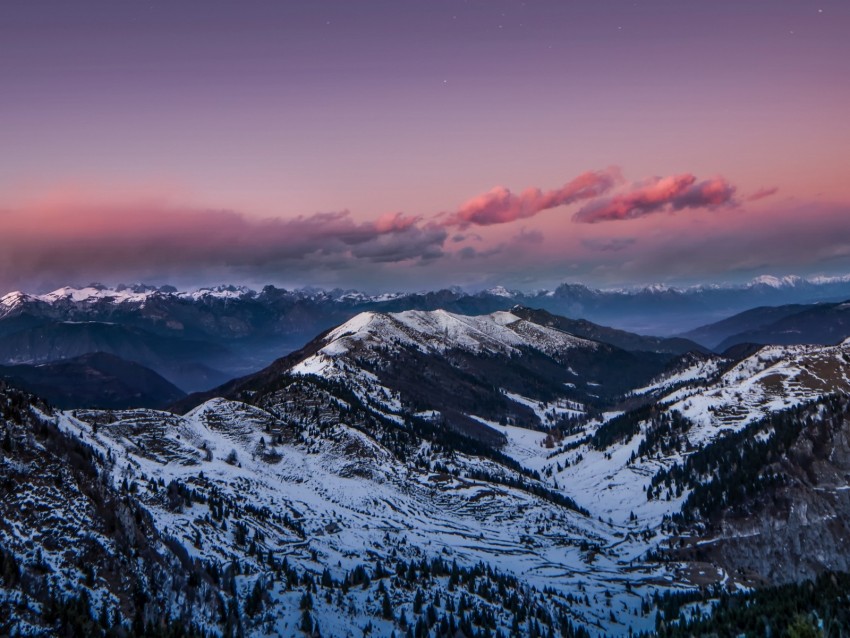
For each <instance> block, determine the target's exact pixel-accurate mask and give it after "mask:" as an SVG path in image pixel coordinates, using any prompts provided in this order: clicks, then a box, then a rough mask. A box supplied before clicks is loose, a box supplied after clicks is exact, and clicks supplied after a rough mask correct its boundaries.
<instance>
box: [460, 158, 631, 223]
mask: <svg viewBox="0 0 850 638" xmlns="http://www.w3.org/2000/svg"><path fill="white" fill-rule="evenodd" d="M620 181H622V176H621V174H620V170H619V169H617V168H614V167H611V168H608V169H606V170H602V171H588V172H586V173H582V174H581V175H579V176H578V177H576V178H575V179H574V180H572V181H571V182H568V183H567V184H564V185H563V186H562V187H561V188H558V189H555V190H550V191H545V192H544V191H542V190H540V189H539V188H527V189H526V190H524V191H522V192H521V193H519V194H515V193H513V192H512V191H511V190H510V189H508V188H506V187H504V186H497V187H495V188H493V189H492V190H490V191H488V192H486V193H482V194H481V195H478V196H476V197H473V198H472V199H470V200H469V201H467V202H466V203H465V204H463V206H461V207H460V209H459V210H458V211H457V212H456V213H454V214H452V215H450V216H449V217H448V218H447V219H446V220H444V222H443V225H445V226H460V227H461V228H465V227H468V226H470V225H478V226H491V225H494V224H506V223H508V222H513V221H516V220H518V219H525V218H528V217H533V216H534V215H537V214H538V213H540V212H542V211H544V210H549V209H550V208H556V207H558V206H565V205H567V204H572V203H575V202H578V201H582V200H586V199H592V198H595V197H599V196H600V195H604V194H605V193H607V192H608V191H609V190H611V188H613V187H614V186H615V185H616V184H617V183H619V182H620Z"/></svg>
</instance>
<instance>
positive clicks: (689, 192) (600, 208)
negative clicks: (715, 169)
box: [573, 173, 735, 224]
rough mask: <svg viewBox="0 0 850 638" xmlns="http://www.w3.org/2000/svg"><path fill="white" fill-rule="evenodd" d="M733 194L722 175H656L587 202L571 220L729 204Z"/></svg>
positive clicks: (619, 217)
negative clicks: (607, 196)
mask: <svg viewBox="0 0 850 638" xmlns="http://www.w3.org/2000/svg"><path fill="white" fill-rule="evenodd" d="M734 194H735V187H734V186H733V185H731V184H730V183H729V182H727V181H726V180H725V179H723V178H722V177H717V178H713V179H708V180H704V181H702V182H697V178H696V177H695V176H694V175H691V174H690V173H685V174H682V175H673V176H670V177H656V178H653V179H651V180H649V181H647V182H645V183H644V184H642V185H640V186H637V187H635V188H633V189H632V190H631V191H629V192H626V193H623V194H621V195H617V196H615V197H611V198H608V199H604V200H601V201H597V202H593V203H590V204H588V205H587V206H585V207H584V208H582V209H581V210H579V211H578V212H577V213H576V214H575V215H573V221H576V222H582V223H586V224H595V223H597V222H604V221H617V220H624V219H634V218H637V217H643V216H644V215H650V214H652V213H658V212H661V211H664V210H673V211H677V210H682V209H685V208H706V207H717V206H722V205H725V204H732V203H733V201H734V200H733V196H734Z"/></svg>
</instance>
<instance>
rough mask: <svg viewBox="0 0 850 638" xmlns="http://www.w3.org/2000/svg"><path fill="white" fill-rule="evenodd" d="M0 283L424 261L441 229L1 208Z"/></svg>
mask: <svg viewBox="0 0 850 638" xmlns="http://www.w3.org/2000/svg"><path fill="white" fill-rule="evenodd" d="M0 228H2V232H1V233H0V273H2V276H1V277H0V285H3V286H19V285H21V284H23V283H27V282H41V281H43V282H47V281H55V280H57V278H60V277H61V278H62V279H63V280H64V281H62V282H61V283H68V282H74V281H76V282H85V281H87V280H90V279H102V278H104V277H106V276H108V275H110V276H121V277H124V276H127V277H156V276H164V277H168V276H170V275H172V274H179V273H182V272H186V271H194V272H210V271H219V270H220V271H226V272H232V271H241V272H246V273H252V272H253V273H263V274H265V275H267V276H274V275H275V274H279V273H283V272H286V271H287V270H289V269H290V268H292V267H293V266H296V265H297V267H298V268H301V269H303V268H308V267H309V265H310V264H317V263H326V262H328V261H329V260H343V261H348V262H349V263H351V262H354V261H362V262H364V263H387V262H404V261H411V262H415V261H427V260H431V259H434V258H436V257H439V256H440V255H442V247H443V244H444V243H445V240H446V238H447V236H448V233H447V231H446V230H445V229H443V228H442V227H439V226H437V225H435V224H433V223H431V224H422V223H419V220H418V218H413V217H408V216H406V215H403V214H401V213H393V214H390V215H384V216H381V217H379V218H377V219H376V220H374V221H356V220H355V219H353V218H352V216H351V215H350V214H349V212H348V211H339V212H328V213H316V214H313V215H301V216H298V217H295V218H291V219H284V218H268V219H255V218H251V217H248V216H245V215H242V214H241V213H238V212H234V211H228V210H204V209H189V208H175V207H168V206H165V205H162V204H152V203H147V204H144V203H143V204H136V205H111V206H108V205H103V204H97V205H87V204H80V203H76V202H72V201H67V202H59V201H54V202H51V203H50V204H47V205H40V206H34V207H28V208H20V209H14V210H7V211H0Z"/></svg>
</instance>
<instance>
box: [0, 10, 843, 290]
mask: <svg viewBox="0 0 850 638" xmlns="http://www.w3.org/2000/svg"><path fill="white" fill-rule="evenodd" d="M848 78H850V3H848V2H846V0H829V1H824V2H812V1H797V0H789V1H784V0H783V1H782V2H777V1H776V0H762V1H752V0H736V1H724V0H721V1H716V2H682V1H681V0H677V1H673V0H670V1H645V2H640V1H638V2H633V1H630V2H619V1H617V0H610V1H609V0H596V1H592V2H591V1H588V2H577V1H569V0H557V1H540V2H533V1H527V2H507V1H499V0H486V1H483V0H482V1H480V2H475V1H472V2H462V1H458V2H449V1H442V0H428V1H427V2H424V1H423V2H403V1H400V0H396V1H393V2H389V1H385V2H372V1H362V2H361V1H354V0H346V1H344V2H323V1H309V2H307V1H299V2H295V1H287V0H268V1H264V2H259V1H253V0H248V1H240V2H236V1H233V2H221V1H216V0H204V1H189V0H184V1H181V2H159V1H157V2H129V1H126V0H109V1H103V2H93V1H88V0H75V1H74V2H68V1H66V0H61V1H44V0H7V1H6V2H3V3H2V5H0V87H2V92H0V142H2V149H3V153H2V158H0V289H11V288H15V287H22V288H27V289H38V288H44V287H50V286H53V285H61V284H66V283H86V282H88V281H89V280H103V281H107V282H112V283H115V282H117V281H118V280H124V281H132V280H146V281H151V282H156V281H159V282H165V281H169V282H174V283H178V284H185V285H191V284H202V283H211V282H218V281H227V282H237V283H241V282H244V283H252V284H258V283H276V284H280V285H290V286H291V285H296V286H297V285H324V286H333V285H342V286H346V287H349V286H350V287H357V288H363V289H385V288H390V289H403V288H416V289H419V288H431V287H437V286H442V285H448V284H461V285H466V286H484V285H490V284H494V283H502V284H505V285H509V286H517V287H542V286H548V285H552V284H555V283H558V282H560V281H564V280H573V281H575V280H578V281H583V282H585V283H588V284H592V285H609V284H617V285H619V284H638V283H643V282H648V281H670V282H693V281H700V280H713V281H716V280H724V281H734V280H739V279H742V278H746V277H750V276H752V275H755V274H762V273H772V274H784V273H788V272H793V273H799V274H812V273H837V272H842V273H843V272H850V205H848V203H850V118H848V114H849V113H850V81H848ZM587 180H590V181H589V182H588V181H587Z"/></svg>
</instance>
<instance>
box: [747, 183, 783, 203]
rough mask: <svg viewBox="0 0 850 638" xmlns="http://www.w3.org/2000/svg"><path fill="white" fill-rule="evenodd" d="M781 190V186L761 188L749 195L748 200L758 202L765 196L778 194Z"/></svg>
mask: <svg viewBox="0 0 850 638" xmlns="http://www.w3.org/2000/svg"><path fill="white" fill-rule="evenodd" d="M778 192H779V188H778V187H777V186H774V187H773V188H760V189H758V190H757V191H756V192H755V193H753V194H751V195H748V196H747V201H748V202H757V201H758V200H760V199H764V198H765V197H770V196H771V195H776V193H778Z"/></svg>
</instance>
